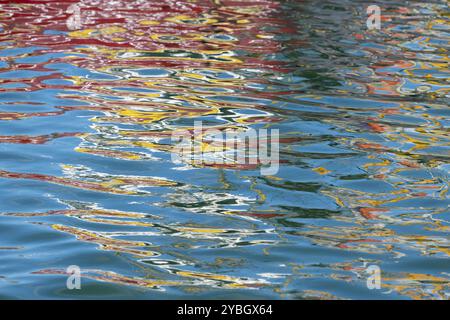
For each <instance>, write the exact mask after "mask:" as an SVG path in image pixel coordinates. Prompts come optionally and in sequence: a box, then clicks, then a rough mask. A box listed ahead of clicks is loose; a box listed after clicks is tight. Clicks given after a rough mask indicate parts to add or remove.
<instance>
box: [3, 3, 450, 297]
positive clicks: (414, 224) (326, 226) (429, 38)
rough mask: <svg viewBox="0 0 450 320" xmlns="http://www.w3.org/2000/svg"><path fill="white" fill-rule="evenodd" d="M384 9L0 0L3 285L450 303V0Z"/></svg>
mask: <svg viewBox="0 0 450 320" xmlns="http://www.w3.org/2000/svg"><path fill="white" fill-rule="evenodd" d="M74 4H75V5H76V6H78V8H80V12H81V21H77V20H76V19H74V15H73V14H72V13H70V11H71V10H68V8H69V6H71V5H74ZM377 4H378V5H379V6H380V7H381V10H382V14H383V19H382V26H381V29H380V30H372V31H369V30H367V27H366V19H367V15H366V7H367V3H365V2H363V1H347V0H339V1H338V0H335V1H308V0H305V1H275V0H273V1H272V0H260V1H222V0H215V1H206V0H199V1H169V0H165V1H139V0H137V1H125V0H116V1H100V0H83V1H51V2H50V1H39V0H28V1H3V0H1V1H0V298H33V299H36V298H38V299H49V298H52V299H54V298H58V299H67V298H83V299H90V298H97V299H98V298H100V299H105V298H106V299H108V298H114V299H119V298H124V299H168V298H171V299H173V298H175V299H179V298H196V299H211V298H213V299H227V298H235V299H239V298H246V299H304V298H306V299H310V298H312V299H321V298H325V299H328V298H331V299H448V298H449V294H450V290H449V283H450V277H449V269H450V268H449V267H450V261H449V254H450V242H449V236H448V235H449V230H450V224H449V205H450V200H449V196H448V189H449V179H450V178H449V177H450V175H449V169H450V164H449V159H450V136H449V126H450V109H449V90H450V85H449V82H448V79H449V68H448V64H449V58H448V48H449V19H448V3H447V2H446V1H412V2H405V1H387V0H386V1H377ZM68 11H69V13H68ZM72 12H73V11H72ZM77 23H80V25H78V26H77ZM195 121H202V123H203V125H204V126H206V127H209V128H211V127H214V128H216V129H218V130H227V129H236V130H241V131H246V130H249V129H251V128H253V129H261V128H267V129H279V131H280V168H279V171H278V172H277V173H276V174H274V175H269V176H264V175H261V172H260V168H259V167H258V166H251V165H237V164H235V165H233V164H228V165H214V164H211V165H206V164H204V165H202V164H198V163H192V162H190V161H189V159H187V160H186V159H185V161H184V162H181V163H174V162H173V161H172V159H171V152H172V151H173V147H174V145H173V141H171V139H170V138H171V136H172V134H174V133H176V132H178V131H180V130H186V129H187V130H192V128H193V125H194V122H195ZM203 147H204V148H203V150H205V152H209V151H212V150H214V140H213V139H212V140H210V142H209V143H208V142H206V143H205V145H204V146H203ZM70 265H77V266H80V268H81V269H82V273H83V278H82V289H81V290H68V289H67V288H66V279H67V275H66V274H65V272H66V268H67V267H68V266H70ZM370 265H376V266H379V267H380V269H381V272H382V287H381V289H380V290H369V289H368V288H367V285H366V280H367V276H368V275H367V273H366V268H367V267H368V266H370Z"/></svg>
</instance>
